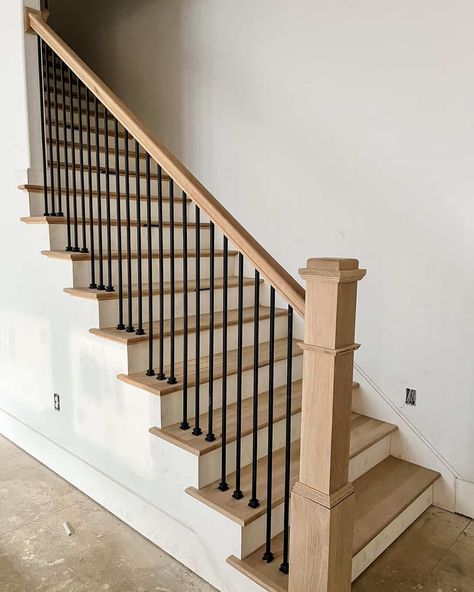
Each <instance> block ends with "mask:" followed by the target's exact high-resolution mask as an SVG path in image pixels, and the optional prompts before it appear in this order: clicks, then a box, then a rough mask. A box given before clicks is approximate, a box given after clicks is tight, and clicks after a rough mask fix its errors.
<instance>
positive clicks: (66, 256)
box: [41, 249, 237, 261]
mask: <svg viewBox="0 0 474 592" xmlns="http://www.w3.org/2000/svg"><path fill="white" fill-rule="evenodd" d="M41 254H42V255H44V256H45V257H48V258H49V259H58V260H60V261H90V260H91V254H90V253H74V252H72V251H41ZM199 254H200V257H201V259H208V258H209V257H210V256H211V252H210V251H208V250H207V249H206V250H205V249H202V250H201V251H200V253H199ZM173 255H174V258H175V259H182V258H183V257H184V251H181V250H176V251H175V252H174V254H173ZM235 255H237V251H228V256H229V257H235ZM151 256H152V259H158V258H159V257H160V252H159V251H153V252H152V254H151ZM187 256H188V259H195V258H196V251H188V252H187ZM214 256H215V257H216V258H221V257H223V256H224V251H223V250H221V249H216V250H215V251H214ZM126 257H127V252H126V251H122V260H123V261H125V260H126ZM170 257H171V251H163V259H169V258H170ZM111 258H112V259H113V260H114V261H116V260H117V259H118V258H119V253H118V251H112V253H111ZM130 258H131V259H137V258H138V252H137V251H132V252H131V253H130ZM141 258H142V259H148V251H146V250H145V251H143V252H142V253H141ZM94 259H95V260H96V261H98V260H99V256H98V255H97V254H96V253H95V254H94Z"/></svg>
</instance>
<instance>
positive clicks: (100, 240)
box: [94, 97, 105, 290]
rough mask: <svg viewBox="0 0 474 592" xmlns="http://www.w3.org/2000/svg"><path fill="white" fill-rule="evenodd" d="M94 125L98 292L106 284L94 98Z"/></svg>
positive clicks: (97, 123) (96, 114)
mask: <svg viewBox="0 0 474 592" xmlns="http://www.w3.org/2000/svg"><path fill="white" fill-rule="evenodd" d="M94 111H95V117H94V124H95V163H96V179H97V181H96V182H97V187H96V189H97V234H98V241H97V242H98V245H97V247H98V250H99V284H98V285H97V289H98V290H105V284H104V249H103V235H102V187H101V180H100V175H101V172H100V171H101V168H100V140H99V101H98V100H97V97H94Z"/></svg>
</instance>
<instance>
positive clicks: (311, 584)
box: [289, 259, 365, 592]
mask: <svg viewBox="0 0 474 592" xmlns="http://www.w3.org/2000/svg"><path fill="white" fill-rule="evenodd" d="M300 274H301V276H302V277H303V278H304V279H305V280H306V283H307V287H306V312H305V336H304V343H303V344H301V347H302V349H303V360H304V362H303V401H302V414H301V417H302V426H301V464H300V474H299V480H298V482H297V483H296V484H295V486H294V488H293V491H292V497H291V500H292V501H291V526H290V575H289V577H290V579H289V592H349V591H350V589H351V566H352V531H353V521H354V517H353V509H354V499H355V496H354V489H353V487H352V484H351V483H349V482H348V469H349V445H350V423H351V405H352V368H353V360H354V350H355V349H357V347H358V345H356V344H355V343H354V333H355V316H356V296H357V282H358V281H359V280H360V279H362V278H363V277H364V275H365V270H364V269H359V262H358V261H357V260H356V259H309V260H308V263H307V267H306V268H305V269H301V270H300Z"/></svg>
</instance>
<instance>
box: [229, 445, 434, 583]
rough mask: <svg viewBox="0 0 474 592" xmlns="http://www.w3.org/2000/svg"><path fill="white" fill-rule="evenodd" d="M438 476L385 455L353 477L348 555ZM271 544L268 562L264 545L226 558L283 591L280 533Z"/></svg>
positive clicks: (363, 546)
mask: <svg viewBox="0 0 474 592" xmlns="http://www.w3.org/2000/svg"><path fill="white" fill-rule="evenodd" d="M439 476H440V475H439V473H437V472H435V471H431V470H429V469H424V468H423V467H420V466H418V465H414V464H412V463H408V462H406V461H403V460H400V459H397V458H394V457H389V458H387V459H386V460H385V461H383V462H382V463H380V464H378V465H377V466H376V467H374V468H373V469H371V470H370V471H368V472H367V473H366V474H365V475H363V476H362V477H359V479H356V481H354V488H355V507H354V518H355V522H354V531H353V537H352V548H351V555H352V556H355V555H357V554H358V553H359V552H360V551H361V550H362V549H364V548H365V547H367V545H369V544H370V543H371V542H372V541H373V540H374V539H375V538H376V537H377V536H378V535H379V534H380V533H381V532H383V531H384V529H385V528H387V527H389V525H390V524H391V523H392V522H393V521H394V520H396V519H397V518H398V516H400V515H401V514H402V512H403V511H404V510H405V509H406V508H408V507H409V506H410V504H412V503H413V502H414V501H415V500H417V499H418V498H419V497H420V496H421V495H423V493H424V492H425V491H426V490H427V489H428V488H429V487H430V486H431V485H432V484H433V483H435V482H436V480H437V479H438V478H439ZM271 547H272V552H273V554H274V555H275V560H274V561H273V562H272V563H269V564H267V563H265V562H264V561H262V556H263V553H264V550H265V548H264V547H261V548H259V549H257V550H256V551H254V552H253V553H252V554H250V555H249V556H248V557H246V558H245V559H238V558H236V557H235V556H231V557H229V558H228V560H227V561H228V563H229V564H230V565H232V566H233V567H235V568H236V569H238V570H239V571H241V572H242V573H244V574H245V575H246V576H247V577H249V578H250V579H252V580H253V581H254V582H257V583H258V584H259V585H261V586H262V587H263V588H264V589H265V590H268V591H269V592H287V590H288V576H285V575H284V574H282V573H281V572H280V571H279V569H278V567H279V565H280V563H281V561H282V557H283V533H280V534H278V535H277V536H275V537H274V538H273V539H272V545H271ZM292 569H293V565H292V564H290V573H291V570H292ZM313 585H314V583H313ZM316 589H317V588H316V587H314V590H316ZM335 592H337V589H335Z"/></svg>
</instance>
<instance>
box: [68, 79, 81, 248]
mask: <svg viewBox="0 0 474 592" xmlns="http://www.w3.org/2000/svg"><path fill="white" fill-rule="evenodd" d="M69 120H70V121H69V125H70V128H71V167H72V213H73V214H72V215H73V230H74V232H73V237H74V240H73V247H72V250H73V251H74V252H75V253H78V252H79V251H80V249H79V228H78V219H77V174H76V139H75V137H74V97H73V94H72V70H71V69H69ZM79 134H82V130H81V129H80V130H79Z"/></svg>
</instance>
